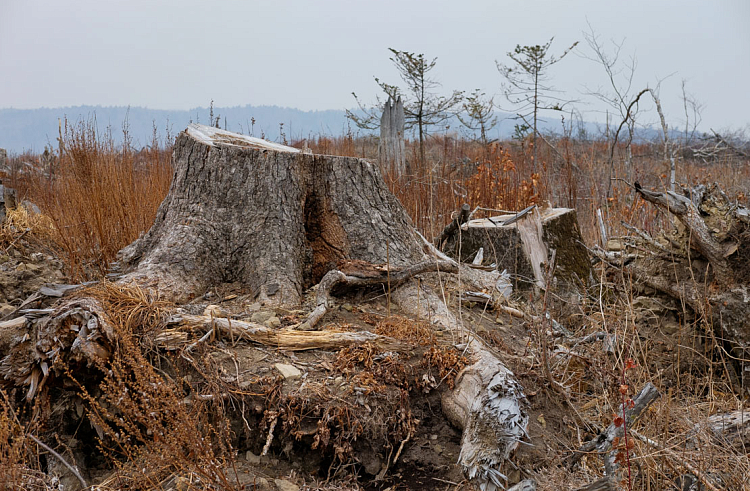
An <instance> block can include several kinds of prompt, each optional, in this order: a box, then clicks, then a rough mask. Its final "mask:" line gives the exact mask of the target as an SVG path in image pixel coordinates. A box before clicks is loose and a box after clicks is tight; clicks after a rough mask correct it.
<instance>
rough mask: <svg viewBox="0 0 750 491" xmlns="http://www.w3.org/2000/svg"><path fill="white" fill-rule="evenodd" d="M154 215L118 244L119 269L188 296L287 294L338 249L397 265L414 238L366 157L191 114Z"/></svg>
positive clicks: (411, 250)
mask: <svg viewBox="0 0 750 491" xmlns="http://www.w3.org/2000/svg"><path fill="white" fill-rule="evenodd" d="M174 166H175V171H174V178H173V181H172V186H171V187H170V190H169V194H168V195H167V197H166V199H165V200H164V202H163V203H162V205H161V206H160V208H159V211H158V213H157V216H156V221H155V222H154V225H153V226H152V227H151V229H150V230H149V231H148V233H146V234H145V235H144V236H143V237H142V238H140V239H138V240H137V241H136V242H134V243H133V244H131V245H130V246H128V247H127V248H125V249H124V250H123V251H121V253H120V257H119V258H118V259H119V264H120V268H121V270H122V271H123V272H124V273H126V278H131V279H134V280H136V281H137V282H138V283H140V284H142V285H149V284H151V285H154V286H158V288H159V290H160V291H161V292H163V293H164V294H165V296H166V297H167V298H171V299H173V300H175V301H186V300H189V299H191V298H193V297H195V296H197V295H200V294H202V293H203V292H204V291H205V290H206V289H207V288H210V287H212V286H215V285H216V284H220V283H233V282H239V283H241V284H243V285H246V286H247V287H248V288H249V289H250V291H251V292H252V293H253V294H256V295H258V296H259V297H260V299H261V300H263V301H268V302H270V303H275V304H285V305H294V304H296V303H298V302H299V299H300V295H301V292H302V291H303V290H304V289H305V288H308V287H310V286H312V285H313V284H315V283H317V282H318V281H320V279H321V278H322V277H323V275H325V273H326V272H328V271H329V270H330V269H332V268H333V267H334V266H335V264H336V263H337V262H338V261H340V260H342V259H357V260H363V261H367V262H370V263H386V262H390V264H392V265H395V266H405V265H407V264H410V263H413V262H415V261H417V260H419V259H420V258H421V256H422V253H421V251H420V247H419V245H418V244H417V242H416V240H415V238H414V235H413V232H412V230H413V226H412V224H411V221H410V220H409V218H408V216H407V214H406V213H405V211H404V210H403V208H402V206H401V204H400V203H399V202H398V200H396V198H395V197H394V196H393V195H392V194H391V193H390V191H389V190H388V188H387V187H386V185H385V183H384V182H383V179H382V177H381V175H380V171H379V170H378V168H377V167H376V166H374V165H373V164H371V163H369V162H367V161H365V160H363V159H359V158H353V157H333V156H327V155H310V154H303V153H301V152H300V151H299V150H297V149H295V148H292V147H287V146H283V145H277V144H273V143H269V142H266V141H263V140H259V139H256V138H251V137H247V136H243V135H238V134H235V133H230V132H227V131H223V130H220V129H217V128H212V127H207V126H201V125H197V124H191V125H190V126H189V127H188V128H187V130H186V131H184V132H182V133H181V134H180V135H179V136H178V138H177V140H176V141H175V145H174Z"/></svg>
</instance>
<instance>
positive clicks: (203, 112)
mask: <svg viewBox="0 0 750 491" xmlns="http://www.w3.org/2000/svg"><path fill="white" fill-rule="evenodd" d="M209 114H210V109H209V108H206V107H198V108H194V109H189V110H164V109H148V108H145V107H124V106H115V107H113V106H108V107H104V106H75V107H61V108H42V109H0V148H5V149H7V150H8V151H9V152H10V153H22V152H23V151H25V150H30V151H32V152H42V151H43V150H44V146H45V145H48V144H51V145H52V146H53V147H56V146H57V140H56V138H57V134H58V121H59V120H63V119H64V118H66V117H67V119H68V121H69V122H71V123H74V124H75V123H77V122H79V121H81V120H85V121H89V120H90V119H92V118H94V117H95V118H96V122H97V126H98V128H99V130H100V131H105V130H106V129H107V127H111V128H112V133H113V135H114V137H115V139H116V140H117V141H118V142H120V141H121V140H122V127H123V123H124V122H125V120H126V119H127V122H128V126H129V132H130V137H131V138H132V141H133V145H134V146H135V147H136V148H140V147H142V146H145V145H149V144H150V143H151V138H152V135H153V129H154V125H155V126H156V130H157V133H158V135H159V137H160V138H164V137H165V135H166V134H167V129H169V132H170V134H171V135H172V136H176V135H177V134H178V133H179V132H180V131H182V130H184V129H185V128H186V127H187V125H188V124H189V123H191V122H193V123H202V124H209ZM496 115H497V117H498V119H499V120H500V122H499V124H498V125H497V126H496V127H495V128H494V129H493V130H492V131H491V132H490V133H489V135H488V136H489V138H500V139H507V138H510V137H511V135H513V128H514V126H515V125H516V124H517V123H518V120H517V119H514V118H513V117H512V115H511V114H508V113H502V112H499V111H498V112H497V113H496ZM216 116H218V117H219V118H220V121H219V126H221V127H222V128H224V127H225V124H226V128H227V129H228V130H230V131H235V132H238V133H244V134H248V135H251V136H256V137H259V138H260V137H265V138H266V139H267V140H271V141H281V140H282V138H281V134H280V129H281V128H280V127H279V125H280V123H283V124H284V126H283V131H284V135H285V136H286V138H287V140H289V141H291V140H298V139H302V138H308V137H316V136H320V135H326V136H339V135H342V134H345V133H347V132H348V131H351V132H352V133H354V134H362V133H363V131H362V130H359V129H358V128H357V127H356V126H354V125H353V124H351V123H350V121H349V120H348V119H347V118H346V112H345V111H343V110H334V109H331V110H326V111H302V110H299V109H293V108H288V107H278V106H249V105H248V106H236V107H215V108H214V117H216ZM253 120H254V121H255V123H254V124H253ZM446 124H447V125H450V129H449V130H448V131H450V132H460V133H462V134H465V133H466V129H465V128H463V127H462V125H461V124H460V122H459V121H458V120H457V119H456V118H455V117H454V118H451V119H450V120H449V121H448V122H446ZM540 128H541V130H542V131H544V132H545V133H550V132H552V133H559V132H560V129H561V128H560V123H559V122H558V120H556V119H555V116H554V114H553V115H550V117H548V118H547V119H546V121H544V122H540ZM582 129H583V130H584V131H585V133H586V135H582V134H581V133H579V132H578V131H574V136H575V137H584V138H590V137H594V138H596V137H598V136H601V134H603V132H604V128H603V126H602V125H601V124H596V123H590V122H584V123H582ZM440 133H442V131H440ZM660 137H661V132H660V130H658V129H656V128H640V129H639V130H638V132H637V138H638V139H643V140H653V139H657V138H660Z"/></svg>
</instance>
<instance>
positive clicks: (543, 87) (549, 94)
mask: <svg viewBox="0 0 750 491" xmlns="http://www.w3.org/2000/svg"><path fill="white" fill-rule="evenodd" d="M554 39H555V38H551V39H550V40H549V41H547V43H546V44H543V45H539V44H537V45H535V46H521V45H516V49H514V50H513V51H511V52H508V57H509V58H510V59H511V60H512V61H513V62H514V64H512V65H503V64H502V63H500V62H498V61H496V62H495V63H496V65H497V69H498V71H499V72H500V74H501V75H502V76H503V77H504V78H505V80H507V85H506V86H505V88H504V93H505V98H506V99H507V100H508V102H510V103H511V104H513V105H515V106H518V110H517V115H518V117H519V118H521V119H522V120H523V121H524V122H525V123H526V124H529V122H528V118H532V121H533V122H532V124H531V125H530V126H531V128H532V130H533V132H534V167H533V168H534V171H535V172H536V161H537V136H538V135H539V128H538V120H539V111H543V110H555V111H561V110H562V109H563V107H564V106H565V104H567V103H569V102H571V101H566V100H564V99H562V98H560V97H558V96H556V95H555V94H556V93H557V92H558V91H556V90H555V89H554V88H553V87H552V86H550V85H549V83H548V81H549V77H548V76H547V70H548V69H549V68H550V67H551V66H552V65H554V64H556V63H558V62H559V61H560V60H562V59H563V58H565V56H566V55H567V54H568V53H570V51H571V50H572V49H573V48H575V47H576V45H577V44H578V42H577V41H576V42H575V43H573V44H572V45H571V46H570V47H569V48H568V49H566V50H565V51H564V52H563V54H562V55H560V56H558V57H555V56H552V55H551V54H549V49H550V46H551V45H552V41H553V40H554Z"/></svg>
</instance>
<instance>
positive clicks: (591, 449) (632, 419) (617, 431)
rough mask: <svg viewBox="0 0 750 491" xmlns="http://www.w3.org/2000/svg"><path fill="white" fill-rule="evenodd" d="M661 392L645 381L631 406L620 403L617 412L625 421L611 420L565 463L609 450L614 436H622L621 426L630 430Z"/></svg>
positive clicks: (568, 464)
mask: <svg viewBox="0 0 750 491" xmlns="http://www.w3.org/2000/svg"><path fill="white" fill-rule="evenodd" d="M660 395H661V394H660V393H659V391H658V390H657V388H656V387H654V385H653V384H651V382H648V383H646V385H644V386H643V388H642V389H641V391H640V392H639V393H638V395H637V396H636V397H635V399H634V400H633V407H627V406H626V407H625V408H624V409H623V407H622V406H623V405H622V404H621V405H620V410H619V414H623V412H624V414H625V421H624V422H623V424H620V425H616V424H615V423H614V422H612V423H611V424H610V425H609V426H608V427H607V429H606V430H604V431H603V432H602V433H601V434H600V435H599V436H597V437H596V438H595V439H593V440H590V441H588V442H586V443H584V444H583V445H582V446H581V448H579V449H578V450H576V451H575V452H574V453H573V454H571V455H570V456H568V457H567V458H566V459H565V464H566V465H567V466H568V467H569V468H570V467H573V465H575V464H576V462H578V461H579V460H581V457H583V456H584V455H586V454H589V453H596V454H603V453H606V452H609V451H610V449H611V448H612V443H613V442H614V440H615V438H617V437H620V436H622V434H623V428H624V427H625V426H627V428H628V431H632V430H631V427H632V426H633V425H634V424H635V423H636V421H638V419H640V417H641V415H642V414H643V412H644V411H645V410H646V409H647V408H648V407H649V406H650V405H651V404H652V403H653V402H654V401H655V400H656V399H658V398H659V396H660Z"/></svg>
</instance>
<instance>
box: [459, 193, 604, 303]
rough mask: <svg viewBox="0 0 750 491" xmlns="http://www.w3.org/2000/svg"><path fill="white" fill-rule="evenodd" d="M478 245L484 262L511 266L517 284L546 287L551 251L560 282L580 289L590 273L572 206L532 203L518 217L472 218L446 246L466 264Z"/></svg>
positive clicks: (564, 285) (500, 268) (497, 265)
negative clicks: (562, 206)
mask: <svg viewBox="0 0 750 491" xmlns="http://www.w3.org/2000/svg"><path fill="white" fill-rule="evenodd" d="M480 248H483V249H484V258H485V259H484V262H485V263H494V264H495V265H496V268H497V269H498V270H499V271H502V270H507V271H508V272H509V273H510V274H511V275H512V276H513V277H514V278H515V279H516V286H517V287H518V286H524V285H526V286H528V285H536V286H539V287H540V288H544V287H545V281H546V280H545V271H544V266H545V265H546V263H547V262H548V260H549V257H550V256H551V254H552V251H553V250H554V251H556V252H555V271H554V276H555V278H557V280H558V286H562V287H570V288H576V289H577V288H580V287H581V286H582V285H584V284H587V283H588V281H589V276H590V275H591V263H590V261H589V256H588V252H587V251H586V247H585V246H584V245H583V239H582V238H581V232H580V229H579V227H578V220H577V218H576V212H575V210H572V209H569V208H551V207H534V208H533V209H527V210H524V211H523V212H520V213H518V214H516V215H500V216H495V217H490V218H482V219H477V220H470V221H468V222H467V223H464V224H463V225H462V226H461V227H460V230H459V232H458V233H454V234H453V235H451V237H449V238H448V239H447V240H446V242H445V245H444V250H445V252H446V253H447V254H448V255H449V256H451V257H453V258H456V259H460V260H461V261H462V262H470V261H471V258H472V257H473V256H474V255H475V254H476V253H477V251H478V250H479V249H480Z"/></svg>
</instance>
